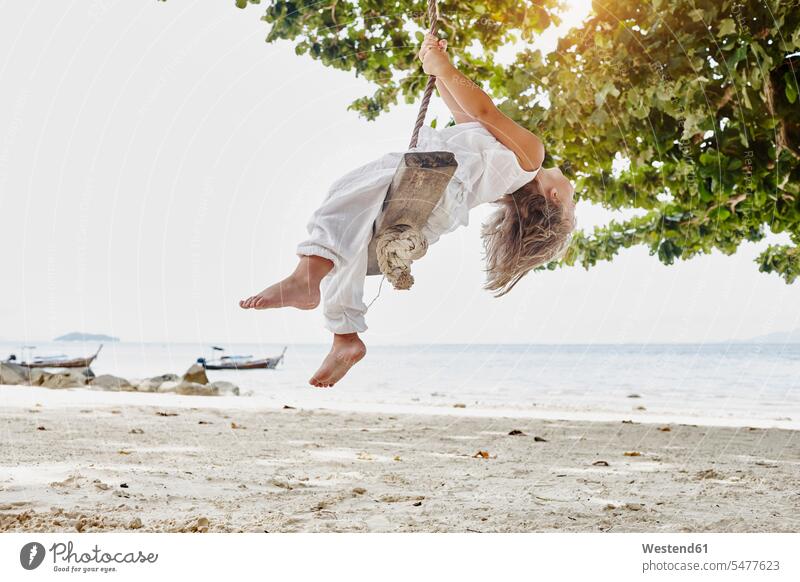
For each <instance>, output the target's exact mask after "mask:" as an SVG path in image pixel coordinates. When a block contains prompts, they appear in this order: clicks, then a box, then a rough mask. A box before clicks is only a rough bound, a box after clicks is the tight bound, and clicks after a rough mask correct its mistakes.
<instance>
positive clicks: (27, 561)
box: [19, 542, 45, 570]
mask: <svg viewBox="0 0 800 582" xmlns="http://www.w3.org/2000/svg"><path fill="white" fill-rule="evenodd" d="M44 553H45V552H44V546H43V545H42V544H40V543H39V542H30V543H27V544H25V545H24V546H22V549H21V550H20V551H19V563H20V564H22V567H23V568H25V569H26V570H35V569H36V568H38V567H39V566H41V565H42V562H43V561H44Z"/></svg>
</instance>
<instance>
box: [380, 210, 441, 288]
mask: <svg viewBox="0 0 800 582" xmlns="http://www.w3.org/2000/svg"><path fill="white" fill-rule="evenodd" d="M375 251H376V254H377V255H378V266H379V267H380V269H381V273H383V274H384V275H385V276H386V278H387V279H389V282H390V283H391V284H392V286H393V287H394V288H395V289H401V290H402V289H411V286H412V285H413V284H414V277H413V275H412V274H411V262H412V261H416V260H417V259H421V258H422V257H424V256H425V253H426V252H428V241H427V240H426V239H425V237H424V236H423V235H422V233H420V232H419V231H418V230H416V229H414V228H411V227H410V226H407V225H405V224H399V225H396V226H390V227H389V228H387V229H386V230H384V231H383V232H382V233H381V236H380V237H378V244H377V248H376V249H375Z"/></svg>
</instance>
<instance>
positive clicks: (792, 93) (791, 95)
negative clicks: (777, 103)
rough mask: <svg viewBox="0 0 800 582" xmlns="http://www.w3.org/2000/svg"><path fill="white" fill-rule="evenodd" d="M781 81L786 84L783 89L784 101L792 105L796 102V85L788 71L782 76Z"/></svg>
mask: <svg viewBox="0 0 800 582" xmlns="http://www.w3.org/2000/svg"><path fill="white" fill-rule="evenodd" d="M783 80H784V82H785V83H786V87H785V88H784V92H785V93H786V100H787V101H788V102H789V103H794V102H795V101H797V85H796V82H795V80H794V77H793V76H792V74H791V73H790V72H789V71H786V73H785V74H784V75H783Z"/></svg>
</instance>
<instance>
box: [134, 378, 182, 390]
mask: <svg viewBox="0 0 800 582" xmlns="http://www.w3.org/2000/svg"><path fill="white" fill-rule="evenodd" d="M165 382H175V383H176V385H177V383H179V382H180V376H178V375H177V374H161V375H160V376H153V377H152V378H145V379H144V380H140V381H138V382H133V384H134V385H135V386H136V390H138V391H139V392H158V389H159V388H160V387H161V385H162V384H164V383H165Z"/></svg>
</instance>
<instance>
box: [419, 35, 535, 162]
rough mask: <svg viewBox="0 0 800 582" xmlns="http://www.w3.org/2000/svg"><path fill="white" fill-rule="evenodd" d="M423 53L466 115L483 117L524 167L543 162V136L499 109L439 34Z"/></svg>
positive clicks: (424, 46) (426, 67)
mask: <svg viewBox="0 0 800 582" xmlns="http://www.w3.org/2000/svg"><path fill="white" fill-rule="evenodd" d="M419 57H420V60H422V68H423V70H424V71H425V72H426V73H427V74H429V75H435V76H436V82H437V85H439V84H441V85H443V86H444V88H445V89H446V91H447V92H448V93H449V96H450V97H451V98H452V99H454V100H455V102H456V104H457V105H458V107H459V109H460V110H461V111H462V112H463V113H464V115H465V116H466V117H468V118H469V120H470V121H472V120H475V121H480V122H481V123H482V124H483V126H484V127H485V128H486V129H487V130H489V132H490V133H491V134H492V135H494V136H495V137H496V138H497V140H498V141H499V142H500V143H502V144H503V145H504V146H506V147H507V148H508V149H510V150H511V151H512V152H514V153H515V154H516V156H517V159H518V160H519V163H520V166H522V168H523V169H524V170H528V171H531V170H535V169H537V168H539V167H540V166H541V165H542V161H543V160H544V145H543V144H542V140H540V139H539V138H538V137H537V136H536V135H535V134H534V133H532V132H530V131H528V130H527V129H525V128H524V127H522V126H521V125H518V124H517V123H516V122H514V121H513V120H512V119H511V118H510V117H508V116H506V115H504V114H503V113H502V112H501V111H500V110H499V109H497V107H496V106H495V104H494V102H493V101H492V99H491V97H489V96H488V95H487V94H486V93H484V91H483V90H482V89H481V88H480V87H478V85H476V84H475V83H473V82H472V81H471V80H470V79H468V78H467V77H466V76H464V74H463V73H461V71H459V70H458V69H456V68H455V67H454V66H453V64H452V63H451V62H450V59H449V58H448V57H447V53H446V52H445V51H444V49H443V48H442V47H441V46H440V45H439V41H438V39H437V38H436V37H435V36H432V35H426V37H425V41H424V42H423V44H422V48H421V49H420V52H419ZM442 98H443V99H444V94H442ZM445 103H447V101H445ZM448 107H450V105H449V104H448ZM450 110H451V111H453V108H452V107H451V108H450ZM454 116H455V112H454Z"/></svg>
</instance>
